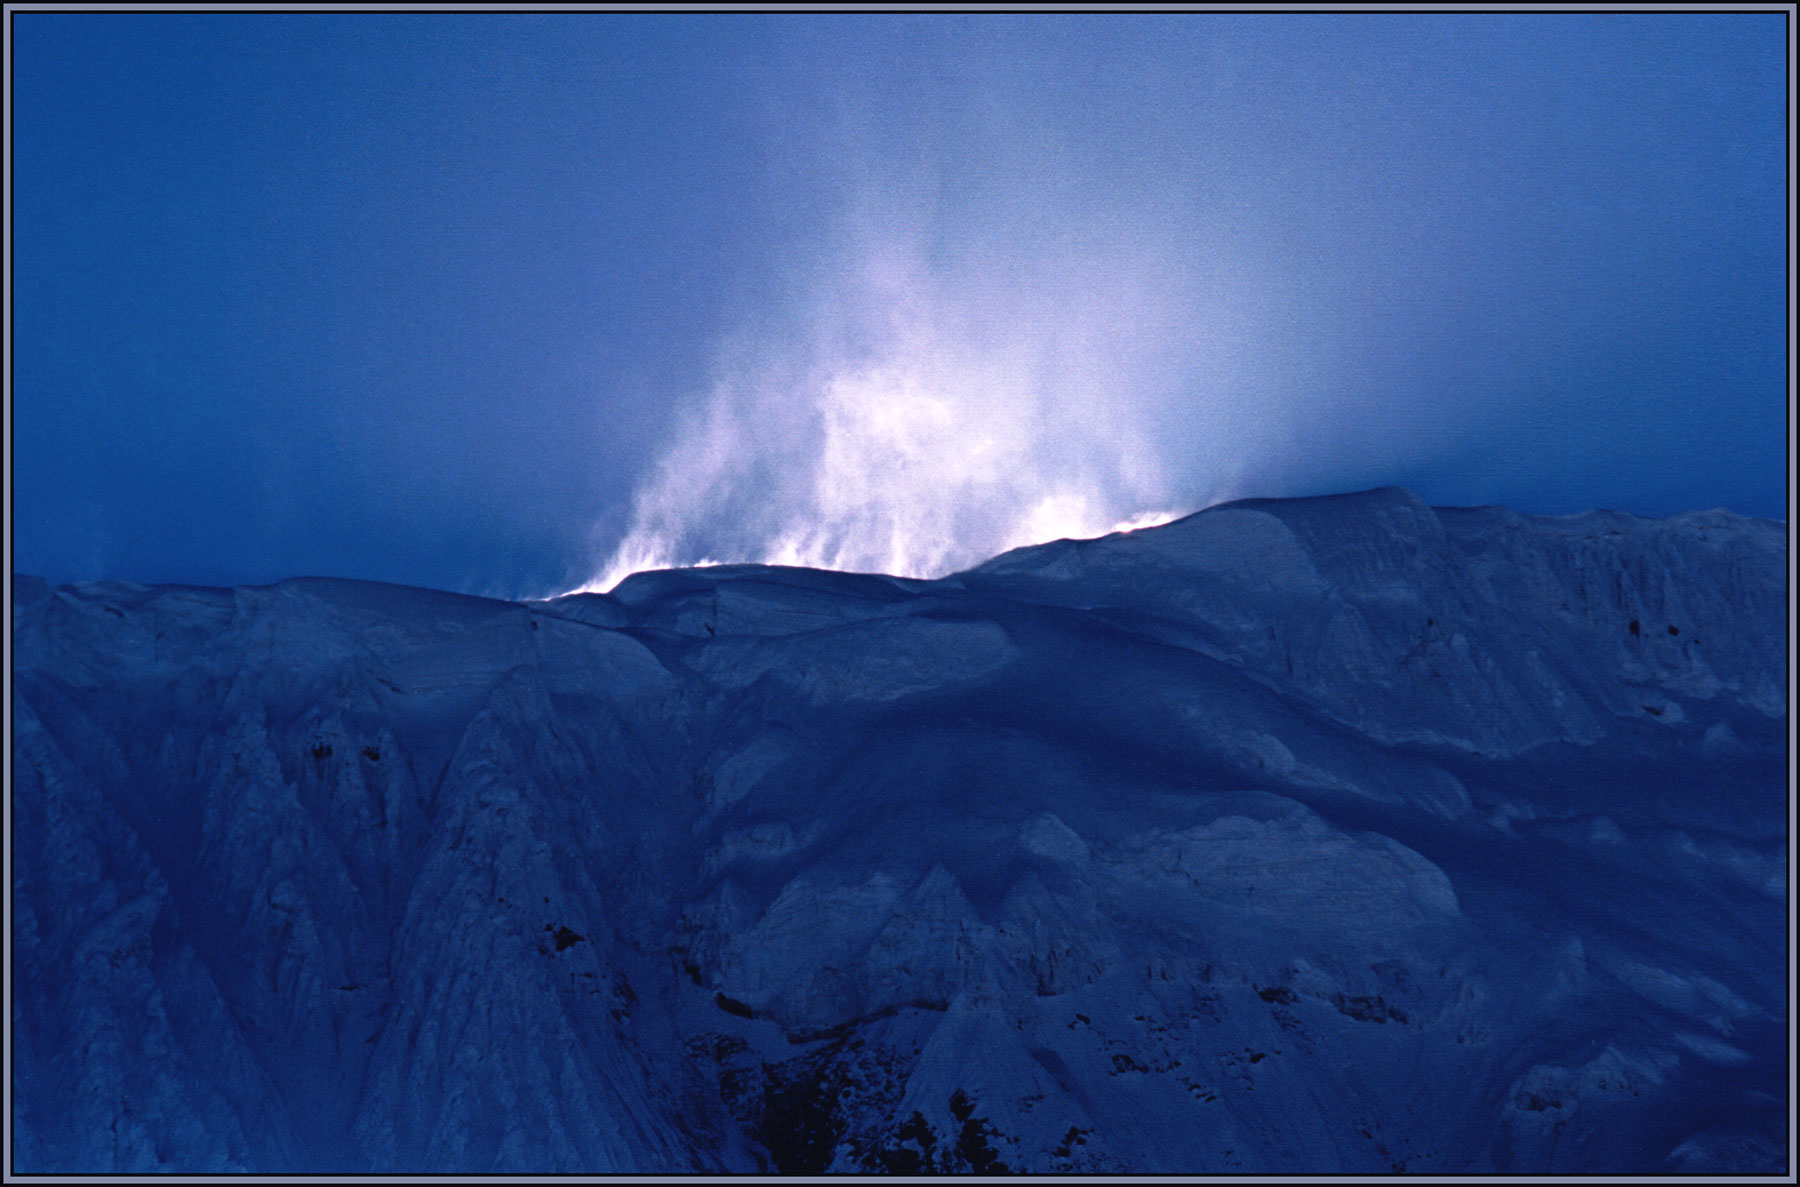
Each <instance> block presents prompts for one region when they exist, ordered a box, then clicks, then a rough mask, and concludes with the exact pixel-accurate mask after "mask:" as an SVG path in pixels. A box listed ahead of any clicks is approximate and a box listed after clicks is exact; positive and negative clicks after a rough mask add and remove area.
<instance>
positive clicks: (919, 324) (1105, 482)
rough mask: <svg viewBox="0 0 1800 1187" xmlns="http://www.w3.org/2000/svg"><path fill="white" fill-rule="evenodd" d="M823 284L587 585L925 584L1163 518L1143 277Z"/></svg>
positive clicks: (749, 347) (732, 376)
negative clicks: (744, 574)
mask: <svg viewBox="0 0 1800 1187" xmlns="http://www.w3.org/2000/svg"><path fill="white" fill-rule="evenodd" d="M823 271H824V276H825V279H824V280H823V281H822V282H821V283H820V284H819V285H818V286H817V288H816V290H815V291H813V292H811V293H809V294H807V295H806V297H805V298H804V299H803V301H802V303H801V309H802V310H803V312H802V314H801V315H800V316H799V317H797V318H795V319H794V324H792V325H790V326H788V327H785V330H784V331H783V332H779V333H777V334H775V335H774V336H773V337H762V336H754V337H753V336H750V335H742V336H740V337H739V338H738V339H736V340H735V341H734V342H733V343H732V345H731V346H730V347H729V348H728V350H727V351H726V352H725V358H724V361H723V363H722V365H721V368H720V374H719V377H718V379H717V381H716V384H715V386H714V387H713V389H712V391H711V392H710V394H709V396H708V398H707V399H706V400H705V402H704V403H703V405H702V406H701V407H699V408H698V409H696V410H694V411H693V412H692V413H691V414H690V415H689V417H688V418H687V420H686V421H685V423H684V424H682V426H681V428H680V430H679V433H678V436H677V438H676V440H675V443H674V445H673V447H672V448H671V449H670V450H669V452H668V453H667V455H666V456H665V457H664V458H663V459H662V462H661V464H660V465H659V466H658V467H657V469H656V470H655V472H654V473H653V475H652V476H651V477H650V479H649V481H648V482H647V484H645V485H644V486H643V487H642V488H641V489H640V490H639V492H638V494H637V496H636V500H635V503H634V507H633V515H632V521H631V527H630V530H629V532H628V533H627V535H626V536H625V538H624V540H623V541H622V542H621V543H620V544H619V546H618V548H617V550H616V551H615V552H614V553H613V555H612V557H611V559H610V560H609V561H608V562H607V564H606V565H605V566H604V568H603V569H602V570H601V572H600V573H599V574H597V575H596V578H595V580H594V581H593V582H592V583H591V584H590V586H589V588H598V589H610V588H611V587H612V586H613V585H615V584H616V583H617V582H618V581H619V580H621V579H622V578H623V577H625V576H626V575H627V574H629V573H632V572H635V571H638V570H641V569H647V568H661V567H668V566H672V565H677V564H695V563H708V562H713V561H760V562H766V563H773V564H790V565H807V566H812V567H819V568H830V569H842V570H861V571H877V572H884V573H893V574H899V575H904V576H936V575H939V574H942V573H945V572H948V571H951V570H953V569H956V568H958V567H962V566H965V565H968V564H971V563H974V562H976V561H979V560H981V559H984V558H985V557H988V556H991V555H993V554H994V553H996V552H1000V551H1003V550H1005V549H1007V548H1011V547H1015V546H1017V545H1021V544H1029V543H1036V542H1040V541H1043V540H1050V539H1056V538H1059V537H1064V536H1095V535H1100V534H1102V533H1105V532H1107V531H1110V530H1114V529H1116V528H1120V527H1125V526H1134V527H1135V526H1142V524H1143V523H1145V522H1157V521H1160V520H1162V519H1166V518H1168V516H1169V512H1168V511H1167V510H1166V507H1167V505H1168V503H1169V502H1170V500H1171V494H1172V492H1171V488H1170V484H1169V480H1168V476H1167V472H1166V468H1165V466H1164V464H1163V459H1162V457H1161V456H1160V453H1159V450H1158V448H1157V446H1156V443H1155V440H1154V438H1153V437H1152V435H1151V433H1150V432H1149V430H1150V429H1151V428H1152V426H1153V425H1154V424H1155V421H1156V418H1155V417H1154V416H1151V415H1148V414H1149V413H1151V412H1153V411H1154V406H1155V405H1156V404H1157V403H1158V402H1159V400H1160V399H1161V398H1163V397H1164V396H1165V395H1166V393H1165V392H1164V391H1162V390H1160V389H1159V387H1158V382H1157V381H1158V379H1159V378H1162V379H1164V381H1165V382H1167V381H1168V379H1167V378H1166V377H1164V376H1162V375H1160V374H1159V372H1162V371H1166V370H1170V369H1172V365H1173V360H1170V359H1168V358H1167V357H1165V356H1166V355H1167V353H1168V352H1167V350H1166V349H1165V347H1166V343H1164V342H1162V341H1159V340H1158V338H1159V334H1160V333H1161V331H1162V330H1163V329H1164V327H1162V326H1159V325H1157V324H1156V321H1155V319H1154V317H1153V316H1152V308H1153V307H1154V306H1155V305H1156V304H1157V303H1158V302H1159V301H1160V300H1161V295H1160V294H1156V293H1154V292H1152V291H1150V289H1151V288H1152V286H1153V285H1154V284H1155V283H1156V281H1157V279H1158V278H1156V277H1154V276H1151V277H1146V276H1143V275H1139V274H1134V273H1133V272H1131V271H1129V270H1127V269H1122V268H1119V267H1116V266H1112V267H1109V266H1107V265H1106V264H1104V263H1100V264H1091V263H1082V262H1079V261H1057V262H1055V265H1054V266H1052V267H1049V268H1043V267H1040V268H1039V269H1037V274H1035V275H1025V276H1018V275H1014V276H1004V275H1003V276H1002V277H1000V278H999V279H998V280H996V279H995V278H993V277H990V276H985V275H983V274H982V272H981V270H980V269H978V268H973V267H968V266H958V265H956V264H954V263H933V262H932V261H930V260H928V259H927V258H926V253H925V252H924V251H923V250H922V249H921V248H920V247H919V246H918V245H917V244H916V243H910V242H902V241H895V242H878V241H866V240H865V241H861V242H858V243H856V244H855V245H854V246H852V247H850V248H848V249H845V250H843V251H841V252H839V253H836V255H835V258H834V259H833V260H832V261H831V262H830V264H829V266H828V267H826V268H825V269H824V270H823ZM1183 493H1185V492H1183ZM1206 493H1209V494H1216V492H1206ZM1208 501H1210V500H1208ZM1128 517H1129V519H1128ZM1122 521H1125V522H1122Z"/></svg>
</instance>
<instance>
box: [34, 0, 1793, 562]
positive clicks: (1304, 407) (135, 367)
mask: <svg viewBox="0 0 1800 1187" xmlns="http://www.w3.org/2000/svg"><path fill="white" fill-rule="evenodd" d="M9 19H10V20H11V21H12V35H13V38H14V41H13V76H12V77H13V96H12V98H13V121H14V123H13V140H12V151H13V161H12V164H13V179H14V180H13V194H12V198H13V223H12V231H13V243H14V249H15V255H14V259H13V273H12V278H11V283H12V285H13V297H14V306H13V312H14V321H13V333H14V339H13V342H14V348H15V353H14V357H13V375H12V385H13V386H12V394H13V403H12V433H13V459H12V460H13V464H14V470H13V483H14V485H13V491H12V498H13V502H12V504H11V510H12V527H13V533H14V536H13V546H14V552H13V558H12V563H13V568H14V571H17V572H27V573H37V574H41V575H43V576H46V577H49V578H50V579H52V580H53V581H68V580H85V579H93V578H119V579H126V580H134V581H143V582H186V583H194V584H214V585H233V584H259V583H264V582H269V581H274V580H279V579H281V578H283V577H288V576H297V575H303V574H316V575H335V576H347V577H364V578H372V579H377V580H385V581H396V582H403V583H406V584H413V585H425V586H433V587H439V588H448V589H456V590H462V591H466V592H472V593H485V594H494V595H500V596H517V597H528V596H543V595H546V594H551V593H558V592H562V591H564V590H568V589H570V588H574V587H577V586H583V585H592V586H594V587H600V588H603V587H605V586H607V585H609V584H610V583H611V581H612V580H614V579H615V578H616V577H617V576H619V575H620V574H622V573H623V572H625V571H628V570H629V569H631V568H634V567H648V566H652V565H666V564H686V563H692V562H696V561H699V560H703V559H710V560H726V561H730V560H774V561H783V562H787V563H805V564H816V565H827V566H832V567H842V568H856V569H876V570H884V571H890V572H905V573H911V574H919V575H936V574H938V573H943V572H948V571H951V570H954V569H956V568H960V567H964V566H967V565H969V564H971V563H974V562H977V561H979V560H981V559H983V558H985V557H986V556H988V555H991V554H993V553H995V552H998V551H1000V550H1002V549H1004V548H1006V547H1010V546H1013V545H1017V544H1022V543H1029V542H1034V541H1037V540H1043V539H1052V538H1055V537H1058V536H1064V535H1097V534H1100V533H1102V532H1105V531H1108V530H1110V529H1111V528H1113V526H1114V525H1116V524H1120V523H1122V522H1125V521H1130V520H1134V519H1137V518H1140V517H1146V516H1156V515H1168V514H1171V513H1185V512H1188V511H1193V510H1197V509H1199V508H1201V507H1204V506H1207V505H1209V504H1211V503H1213V502H1217V501H1219V500H1221V499H1225V498H1232V497H1239V496H1248V495H1269V496H1284V495H1306V494H1319V493H1326V492H1332V491H1340V490H1352V489H1361V488H1366V487H1370V486H1380V485H1386V484H1390V483H1391V484H1398V485H1402V486H1406V487H1409V488H1410V489H1412V490H1414V491H1415V492H1417V493H1418V494H1419V495H1420V496H1422V497H1423V498H1425V499H1426V500H1427V501H1429V502H1432V503H1436V504H1474V503H1505V504H1507V505H1510V506H1513V507H1516V508H1518V509H1519V510H1522V511H1526V512H1532V513H1550V514H1560V513H1565V512H1571V511H1577V510H1582V509H1586V508H1589V507H1594V506H1604V507H1613V508H1617V509H1620V510H1625V511H1631V512H1636V513H1639V514H1646V515H1666V514H1673V513H1676V512H1680V511H1683V510H1689V509H1695V508H1708V507H1715V506H1724V507H1728V508H1730V509H1732V510H1734V511H1738V512H1742V513H1746V514H1754V515H1763V516H1770V517H1773V518H1786V498H1787V495H1786V481H1787V419H1786V417H1787V414H1786V407H1787V399H1786V391H1787V347H1788V337H1787V329H1786V320H1785V300H1786V286H1787V266H1786V254H1787V239H1786V227H1787V194H1786V152H1787V138H1788V130H1787V125H1786V119H1785V115H1786V92H1785V87H1786V62H1785V38H1786V32H1787V30H1786V17H1785V15H1784V14H1781V13H1755V14H1626V13H1612V14H1604V15H1598V16H1590V15H1579V14H1574V13H1551V14H1531V15H1527V14H1500V13H1495V14H1451V15H1431V14H1411V15H1357V14H1351V13H1343V12H1338V13H1323V14H1302V13H1290V14H1273V13H1266V14H1256V15H1243V16H1236V15H1230V16H1228V15H1210V14H1181V15H1167V16H1142V15H1134V16H1126V15H1114V16H1099V15H1089V16H1080V15H1043V16H1033V15H1021V14H1013V15H990V16H948V15H936V16H899V15H884V14H876V13H865V14H860V15H842V16H825V15H789V16H760V15H747V14H719V15H677V14H662V15H649V16H621V15H610V14H577V13H562V14H553V15H539V16H529V15H510V14H422V13H421V14H400V15H381V14H343V15H328V14H278V13H236V14H201V15H181V14H148V13H132V14H71V13H16V12H15V13H12V14H10V15H9Z"/></svg>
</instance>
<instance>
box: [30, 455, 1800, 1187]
mask: <svg viewBox="0 0 1800 1187" xmlns="http://www.w3.org/2000/svg"><path fill="white" fill-rule="evenodd" d="M1785 533H1786V529H1785V525H1781V524H1777V523H1772V522H1769V521H1762V520H1750V519H1742V518H1737V517H1734V516H1732V515H1729V514H1726V513H1723V512H1708V513H1699V514H1691V515H1684V516H1680V517H1677V518H1674V519H1670V520H1662V521H1657V520H1644V519H1636V518H1633V517H1630V516H1627V515H1620V514H1613V513H1607V512H1595V513H1590V514H1586V515H1579V516H1573V517H1566V518H1555V519H1545V518H1527V517H1524V516H1520V515H1517V514H1514V513H1512V512H1509V511H1505V510H1501V509H1496V508H1480V509H1443V508H1440V509H1433V508H1430V507H1427V506H1425V505H1424V504H1422V503H1421V502H1419V501H1418V500H1417V499H1416V498H1414V497H1413V496H1411V495H1409V494H1407V493H1406V492H1404V491H1400V490H1394V489H1387V490H1380V491H1372V492H1367V493H1363V494H1357V495H1346V496H1340V497H1333V498H1321V499H1305V500H1292V501H1246V502H1238V503H1232V504H1226V505H1222V506H1219V507H1216V508H1213V509H1211V510H1208V511H1205V512H1202V513H1200V514H1198V515H1194V516H1190V517H1189V518H1187V519H1184V520H1181V521H1178V522H1176V523H1172V524H1169V525H1167V526H1164V527H1160V528H1153V529H1148V530H1143V531H1139V532H1135V533H1132V534H1129V535H1115V536H1109V537H1105V538H1102V539H1098V540H1085V541H1059V542H1056V543H1053V544H1046V545H1042V546H1038V547H1032V548H1025V549H1021V550H1018V551H1015V552H1011V553H1008V554H1006V555H1004V556H1001V557H999V558H997V559H995V560H993V561H991V562H989V563H987V564H984V565H982V566H980V567H978V568H975V569H972V570H970V571H968V572H965V573H961V574H958V575H955V576H952V577H947V578H944V579H942V580H937V581H910V580H899V579H890V578H886V577H879V576H867V575H852V574H843V573H827V572H815V571H808V570H800V569H783V568H769V567H761V566H730V567H721V568H709V569H699V570H683V571H669V572H657V573H644V574H639V575H637V576H635V577H632V578H630V579H629V580H627V581H626V582H624V583H623V584H622V585H621V586H620V587H619V588H618V589H617V590H616V591H615V592H614V593H613V594H612V595H578V596H571V597H566V598H561V599H556V600H551V601H544V602H532V603H517V604H515V603H507V602H497V601H488V600H483V599H479V598H472V597H462V596H456V595H451V594H444V593H434V592H429V591H425V590H416V589H405V588H398V587H393V586H385V585H377V584H369V583H361V582H352V581H338V580H318V579H304V580H293V581H286V582H283V583H281V584H279V585H274V586H269V587H265V588H246V589H236V590H217V589H195V588H176V587H159V588H146V587H142V586H135V585H126V584H88V585H76V586H68V587H64V588H60V589H51V588H49V587H47V586H46V585H45V584H44V583H43V582H42V581H38V580H35V579H33V578H29V577H17V578H15V579H14V598H13V645H14V659H13V671H12V679H13V716H12V729H13V735H12V764H13V778H14V782H13V786H12V825H13V842H12V894H13V898H12V918H11V926H12V944H13V948H12V954H13V964H12V975H13V981H12V1018H11V1024H12V1043H11V1046H10V1055H11V1061H12V1075H13V1086H14V1097H13V1102H14V1103H13V1108H14V1113H13V1124H14V1129H13V1136H14V1148H13V1158H14V1169H15V1171H17V1172H21V1173H25V1172H33V1171H44V1172H49V1171H85V1172H101V1171H155V1170H166V1171H226V1170H251V1171H264V1172H278V1171H293V1172H334V1171H344V1172H348V1171H381V1170H391V1171H431V1170H435V1171H456V1172H489V1171H555V1170H566V1171H588V1172H600V1171H609V1170H637V1171H680V1170H694V1171H712V1170H758V1169H769V1170H781V1171H853V1170H887V1171H913V1170H934V1169H942V1170H971V1171H997V1170H1001V1169H1007V1170H1041V1171H1093V1170H1108V1169H1112V1170H1143V1171H1163V1172H1180V1173H1204V1172H1246V1171H1350V1172H1369V1173H1387V1172H1392V1171H1402V1170H1404V1171H1412V1172H1428V1171H1435V1172H1482V1171H1512V1172H1567V1171H1608V1172H1700V1171H1712V1172H1719V1171H1753V1172H1769V1173H1783V1172H1784V1171H1785V1170H1786V1169H1787V1157H1788V1154H1787V1149H1788V1132H1787V1113H1788V1101H1787V1094H1788V1092H1789V1091H1790V1089H1789V1084H1790V1081H1789V1067H1788V1062H1787V1061H1788V1055H1787V1050H1788V1038H1787V1036H1788V1025H1789V1022H1788V1013H1787V1010H1788V1007H1787V992H1788V984H1787V959H1786V912H1787V893H1788V891H1787V886H1788V881H1787V879H1788V865H1787V856H1788V849H1787V845H1788V835H1787V824H1788V821H1787V786H1788V785H1787V761H1788V760H1787V746H1788V716H1787V715H1788V704H1787V679H1788V673H1787V668H1786V657H1787V640H1786V633H1785V632H1786V615H1787V588H1786V571H1787V542H1786V534H1785Z"/></svg>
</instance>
